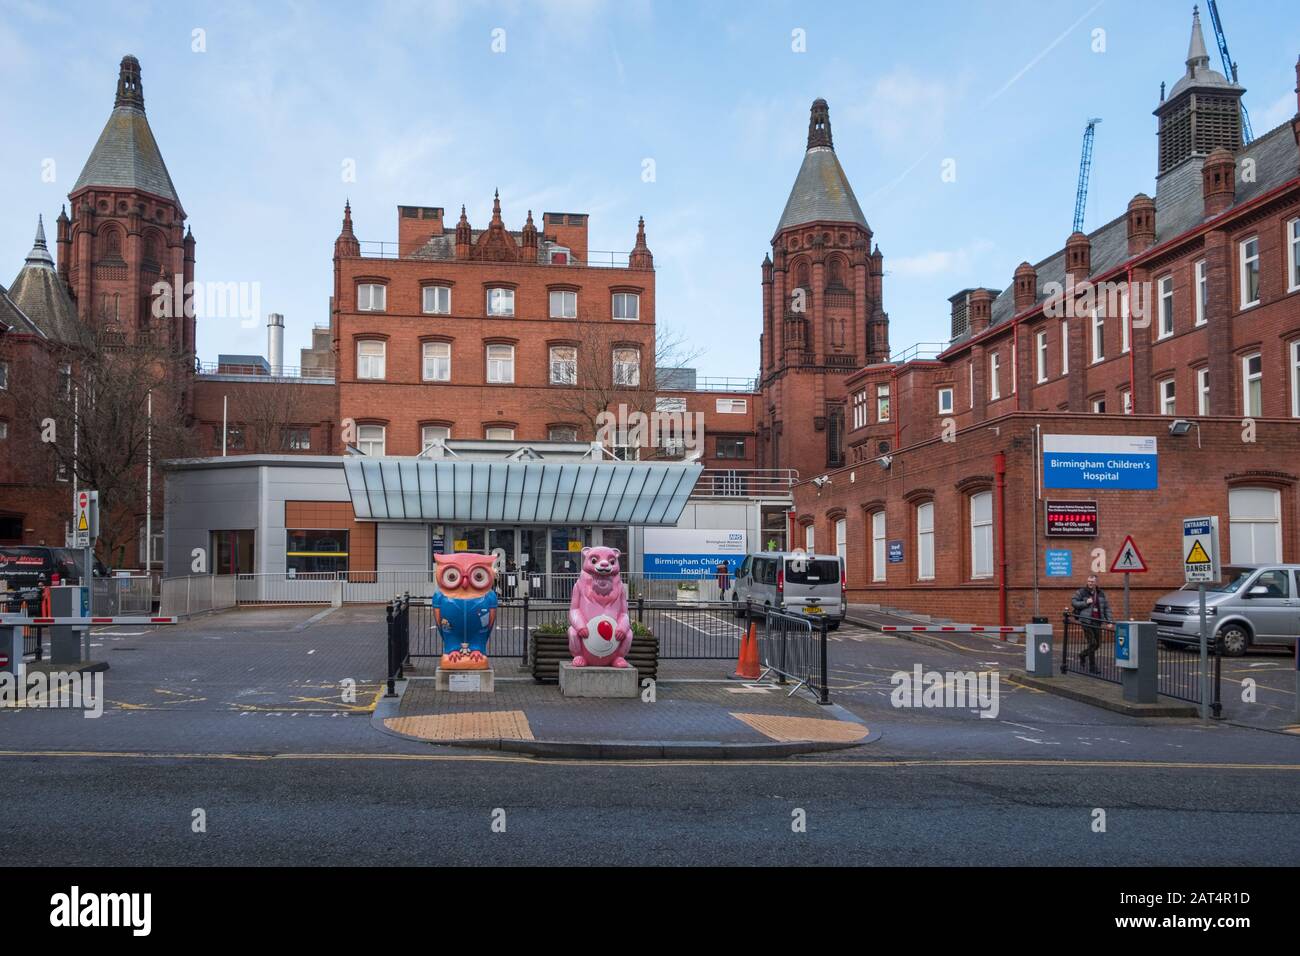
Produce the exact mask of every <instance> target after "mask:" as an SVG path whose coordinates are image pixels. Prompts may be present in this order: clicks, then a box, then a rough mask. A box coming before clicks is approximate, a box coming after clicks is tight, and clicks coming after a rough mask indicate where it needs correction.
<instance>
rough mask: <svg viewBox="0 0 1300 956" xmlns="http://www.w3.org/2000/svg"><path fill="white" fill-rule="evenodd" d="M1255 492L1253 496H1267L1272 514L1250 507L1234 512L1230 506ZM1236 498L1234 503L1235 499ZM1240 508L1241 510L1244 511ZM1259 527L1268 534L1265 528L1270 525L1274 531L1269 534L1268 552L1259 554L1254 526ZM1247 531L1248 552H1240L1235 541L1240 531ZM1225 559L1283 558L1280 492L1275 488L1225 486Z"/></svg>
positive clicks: (1252, 561)
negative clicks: (1269, 545)
mask: <svg viewBox="0 0 1300 956" xmlns="http://www.w3.org/2000/svg"><path fill="white" fill-rule="evenodd" d="M1252 492H1254V493H1255V494H1256V495H1267V497H1268V498H1269V499H1270V501H1271V508H1270V509H1267V510H1271V514H1268V513H1265V510H1253V511H1248V512H1246V513H1240V512H1235V513H1234V508H1233V505H1234V504H1235V503H1239V502H1241V501H1242V499H1243V498H1244V497H1245V496H1246V495H1247V494H1250V493H1252ZM1234 499H1236V502H1234ZM1244 510H1245V509H1244V507H1243V511H1244ZM1257 525H1258V526H1261V527H1262V529H1263V530H1265V533H1266V534H1267V528H1268V527H1269V526H1271V527H1272V529H1273V533H1272V535H1271V536H1270V537H1271V538H1272V542H1271V545H1272V547H1271V550H1272V553H1271V554H1260V553H1259V552H1258V548H1257V541H1256V531H1257V530H1260V529H1257V528H1256V527H1255V526H1257ZM1246 530H1248V531H1249V533H1250V553H1249V554H1240V553H1238V552H1239V551H1241V550H1243V549H1242V548H1241V547H1239V544H1238V542H1240V540H1241V532H1242V531H1246ZM1228 559H1229V560H1230V561H1232V562H1234V563H1237V564H1255V563H1260V564H1264V563H1267V564H1272V563H1276V562H1279V561H1281V560H1282V493H1281V492H1280V491H1279V490H1278V489H1276V488H1261V487H1255V486H1249V485H1248V486H1244V487H1238V488H1229V489H1228Z"/></svg>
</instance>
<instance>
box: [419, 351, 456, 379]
mask: <svg viewBox="0 0 1300 956" xmlns="http://www.w3.org/2000/svg"><path fill="white" fill-rule="evenodd" d="M439 352H443V353H445V354H438V353H439ZM440 362H445V363H446V364H445V365H444V366H442V367H441V368H439V363H440ZM439 372H442V374H441V375H440V374H438V373H439ZM420 379H421V381H424V382H450V381H451V343H450V342H425V343H423V344H422V345H421V346H420Z"/></svg>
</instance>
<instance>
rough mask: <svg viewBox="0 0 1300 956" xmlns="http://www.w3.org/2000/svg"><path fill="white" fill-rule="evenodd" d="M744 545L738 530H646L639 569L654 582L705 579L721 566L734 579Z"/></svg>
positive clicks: (742, 533) (743, 533)
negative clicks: (655, 579)
mask: <svg viewBox="0 0 1300 956" xmlns="http://www.w3.org/2000/svg"><path fill="white" fill-rule="evenodd" d="M745 541H746V538H745V532H744V531H742V530H737V529H730V530H721V531H715V530H711V529H703V528H646V529H645V538H644V545H645V553H644V556H643V558H642V562H641V568H642V570H643V571H645V573H646V574H649V575H652V576H654V577H656V578H706V577H711V576H713V575H714V574H716V573H717V569H718V564H719V563H723V564H726V565H727V573H728V574H731V575H734V574H735V573H736V568H737V567H738V566H739V565H740V562H741V561H743V560H744V559H745V550H746V548H745ZM624 570H627V568H626V567H625V568H624Z"/></svg>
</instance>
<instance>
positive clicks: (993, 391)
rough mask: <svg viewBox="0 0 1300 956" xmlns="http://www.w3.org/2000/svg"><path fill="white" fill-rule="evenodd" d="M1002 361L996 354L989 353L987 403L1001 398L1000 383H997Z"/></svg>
mask: <svg viewBox="0 0 1300 956" xmlns="http://www.w3.org/2000/svg"><path fill="white" fill-rule="evenodd" d="M1001 365H1002V359H1001V357H1000V356H999V355H998V353H997V352H990V353H989V401H990V402H996V401H997V400H998V399H1000V398H1001V397H1002V383H1001V382H999V381H998V373H999V372H1000V371H1001V369H1000V366H1001Z"/></svg>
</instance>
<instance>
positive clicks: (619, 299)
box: [613, 292, 641, 322]
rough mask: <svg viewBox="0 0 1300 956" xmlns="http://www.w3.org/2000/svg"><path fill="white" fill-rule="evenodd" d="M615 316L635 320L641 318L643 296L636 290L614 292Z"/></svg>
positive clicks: (624, 319)
mask: <svg viewBox="0 0 1300 956" xmlns="http://www.w3.org/2000/svg"><path fill="white" fill-rule="evenodd" d="M613 309H614V318H616V319H622V320H623V321H625V322H635V321H636V320H637V319H639V318H641V296H639V295H637V294H636V293H635V292H615V293H614V303H613Z"/></svg>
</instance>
